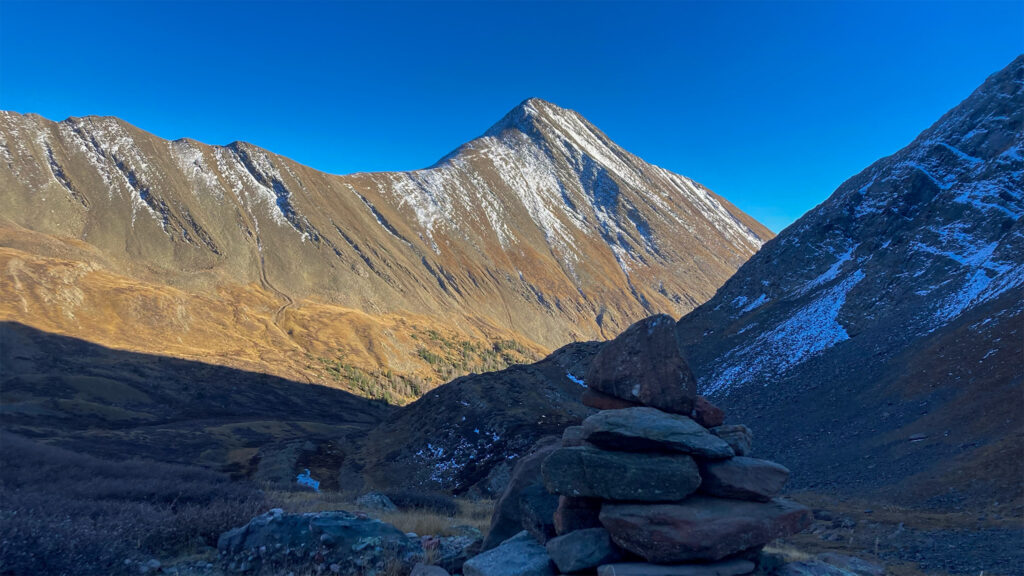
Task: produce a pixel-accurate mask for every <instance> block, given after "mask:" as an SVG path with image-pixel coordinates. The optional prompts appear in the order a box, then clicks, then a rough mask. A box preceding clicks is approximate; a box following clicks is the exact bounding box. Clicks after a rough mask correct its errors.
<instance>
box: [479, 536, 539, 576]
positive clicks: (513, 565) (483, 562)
mask: <svg viewBox="0 0 1024 576" xmlns="http://www.w3.org/2000/svg"><path fill="white" fill-rule="evenodd" d="M462 573H463V574H464V575H465V576H555V574H556V572H555V569H554V566H552V564H551V558H550V557H549V556H548V551H547V550H546V549H545V548H544V547H543V546H541V545H540V544H538V543H537V541H536V540H534V539H533V536H531V535H530V533H529V532H527V531H525V530H523V531H522V532H520V533H519V534H516V535H515V536H513V537H512V538H509V539H508V540H505V541H504V542H502V543H501V545H500V546H498V547H496V548H492V549H490V550H488V551H486V552H484V553H483V554H480V555H479V556H474V557H473V558H470V559H469V560H468V561H467V562H466V563H465V564H464V565H463V566H462Z"/></svg>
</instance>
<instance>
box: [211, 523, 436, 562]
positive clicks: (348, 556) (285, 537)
mask: <svg viewBox="0 0 1024 576" xmlns="http://www.w3.org/2000/svg"><path fill="white" fill-rule="evenodd" d="M217 549H218V551H219V552H220V559H221V561H222V563H223V566H224V569H225V571H226V572H235V573H245V572H259V571H261V570H262V571H266V570H274V569H277V568H283V567H290V568H295V567H305V568H307V569H309V570H312V571H314V572H321V571H323V570H325V569H328V568H330V569H331V571H332V572H333V573H335V574H352V575H354V574H363V573H364V572H365V571H366V570H367V569H374V570H381V569H383V568H385V566H387V565H388V564H391V563H394V562H396V561H397V562H398V563H399V564H400V565H402V566H405V567H406V569H407V570H408V569H411V568H412V566H413V565H414V564H416V563H417V562H419V561H421V560H423V548H422V547H421V546H420V543H419V540H418V539H417V538H410V537H409V536H406V535H405V534H404V533H402V532H401V531H400V530H398V529H397V528H395V527H394V526H392V525H390V524H385V523H383V522H381V521H380V520H375V519H372V518H367V517H365V516H357V515H355V514H350V513H348V512H342V511H338V512H320V513H316V514H284V513H283V512H282V511H281V510H280V509H274V510H271V511H270V512H267V513H266V514H263V515H261V516H257V517H256V518H253V519H252V520H251V521H250V522H249V523H248V524H246V525H245V526H242V527H240V528H235V529H234V530H229V531H228V532H225V533H223V534H221V536H220V538H219V539H218V541H217ZM332 566H336V569H335V568H333V567H332Z"/></svg>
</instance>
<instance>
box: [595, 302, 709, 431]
mask: <svg viewBox="0 0 1024 576" xmlns="http://www.w3.org/2000/svg"><path fill="white" fill-rule="evenodd" d="M584 380H586V382H587V386H589V387H590V388H591V389H592V390H596V391H598V392H603V393H605V394H608V395H611V396H615V397H617V398H621V399H623V400H628V401H630V402H638V403H640V404H644V405H646V406H654V407H655V408H660V409H662V410H665V411H668V412H674V413H677V414H689V413H690V411H691V410H693V403H694V399H695V398H696V396H697V381H696V380H694V378H693V374H692V373H691V372H690V368H689V366H687V365H686V362H684V361H683V358H682V356H680V355H679V347H678V342H677V341H676V334H675V320H673V319H672V317H671V316H668V315H665V314H658V315H656V316H651V317H649V318H645V319H643V320H641V321H639V322H637V323H636V324H633V325H632V326H630V327H629V328H627V329H626V330H625V331H624V332H622V334H619V335H618V336H617V337H616V338H615V339H614V340H612V341H611V342H608V343H607V344H605V345H604V347H603V348H601V351H600V352H598V353H597V356H595V357H594V360H593V361H592V362H591V363H590V367H589V368H588V369H587V375H586V377H585V378H584Z"/></svg>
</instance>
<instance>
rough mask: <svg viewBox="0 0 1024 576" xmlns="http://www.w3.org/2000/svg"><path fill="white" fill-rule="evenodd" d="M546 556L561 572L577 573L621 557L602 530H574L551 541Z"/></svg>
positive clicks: (606, 532)
mask: <svg viewBox="0 0 1024 576" xmlns="http://www.w3.org/2000/svg"><path fill="white" fill-rule="evenodd" d="M547 549H548V555H549V556H550V557H551V560H552V561H553V562H554V563H555V566H558V569H559V570H561V571H562V572H579V571H580V570H586V569H588V568H596V567H597V566H599V565H601V564H606V563H608V562H615V561H616V560H618V559H620V558H621V557H622V553H621V552H620V551H619V549H618V548H617V547H616V546H615V545H614V544H612V540H611V537H609V536H608V531H607V530H605V529H604V528H587V529H585V530H576V531H575V532H570V533H568V534H565V535H563V536H559V537H557V538H553V539H551V541H549V542H548V544H547Z"/></svg>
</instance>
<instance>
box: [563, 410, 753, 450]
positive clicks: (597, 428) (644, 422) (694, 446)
mask: <svg viewBox="0 0 1024 576" xmlns="http://www.w3.org/2000/svg"><path fill="white" fill-rule="evenodd" d="M583 438H584V440H586V441H587V442H589V443H590V444H593V445H595V446H598V447H601V448H607V449H609V450H624V451H628V452H646V451H670V452H682V453H684V454H693V455H697V456H702V457H704V458H709V459H722V458H731V457H732V456H733V455H734V452H733V450H732V448H730V447H729V444H728V443H727V442H726V441H725V440H722V439H721V438H719V437H718V436H715V435H714V434H712V433H711V432H708V431H707V430H706V429H705V428H704V427H703V426H701V425H700V424H697V423H696V422H694V421H693V420H691V419H690V418H688V417H686V416H680V415H678V414H667V413H665V412H662V411H661V410H658V409H655V408H648V407H646V406H640V407H636V408H625V409H622V410H605V411H603V412H598V413H597V414H594V415H593V416H590V417H589V418H587V419H586V420H584V421H583Z"/></svg>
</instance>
